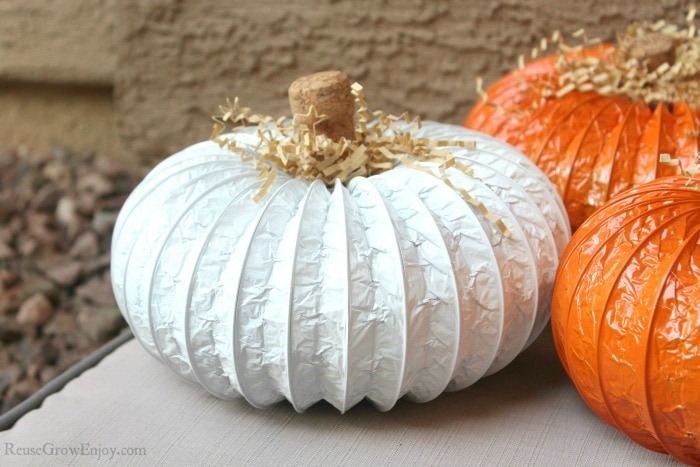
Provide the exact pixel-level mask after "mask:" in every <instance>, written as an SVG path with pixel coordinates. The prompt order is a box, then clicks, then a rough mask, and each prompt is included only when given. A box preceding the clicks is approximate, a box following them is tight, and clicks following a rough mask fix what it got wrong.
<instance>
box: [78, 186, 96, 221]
mask: <svg viewBox="0 0 700 467" xmlns="http://www.w3.org/2000/svg"><path fill="white" fill-rule="evenodd" d="M96 204H97V197H96V196H95V194H94V193H90V192H88V191H86V192H83V193H80V194H79V195H78V196H77V197H76V198H75V208H76V210H77V211H78V213H80V214H81V215H83V216H85V217H92V215H93V213H94V212H95V206H96Z"/></svg>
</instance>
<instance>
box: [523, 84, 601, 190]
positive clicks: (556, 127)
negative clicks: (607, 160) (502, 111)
mask: <svg viewBox="0 0 700 467" xmlns="http://www.w3.org/2000/svg"><path fill="white" fill-rule="evenodd" d="M571 99H572V100H574V97H573V96H572V98H571ZM599 100H602V98H601V97H600V96H598V95H595V94H593V93H590V94H587V95H586V96H585V97H583V98H581V99H580V100H579V101H576V102H574V103H573V104H574V105H573V106H572V107H569V108H567V109H566V112H562V113H563V114H564V115H562V116H561V117H560V116H559V115H557V114H556V112H557V111H561V109H559V108H557V107H556V106H551V111H550V112H549V113H547V114H545V115H544V116H543V117H542V116H540V115H538V117H542V118H545V119H546V120H545V121H546V122H547V124H542V126H543V127H548V131H547V133H546V134H544V135H542V136H541V137H535V138H534V139H535V141H536V143H537V146H539V147H538V148H537V149H536V150H535V151H532V150H531V149H528V151H527V153H528V154H530V153H532V159H533V161H535V163H536V164H537V166H538V167H540V168H542V170H543V171H544V172H545V173H547V175H548V176H549V177H550V179H552V181H553V183H554V185H555V186H556V187H557V191H558V192H559V195H560V196H562V195H563V187H562V184H561V183H560V182H561V180H558V179H557V180H554V179H553V177H554V175H555V172H553V171H552V168H550V167H548V166H547V165H546V161H545V160H543V157H544V156H545V154H547V149H548V147H549V146H550V145H551V144H553V143H552V140H553V139H554V138H555V136H556V135H557V134H558V133H559V132H560V131H561V128H562V127H563V126H564V125H565V124H571V122H570V119H573V118H574V115H575V113H576V112H577V111H579V110H580V109H581V108H585V106H588V105H592V103H593V102H595V101H599ZM545 108H546V107H545ZM555 115H556V120H555ZM533 120H534V116H533ZM549 122H555V123H554V124H553V125H551V126H550V125H549ZM526 137H527V135H526ZM554 152H555V153H557V154H558V153H559V151H558V150H555V151H554ZM550 158H551V159H552V160H553V161H556V157H551V155H550ZM556 168H557V167H556V166H555V167H554V170H556ZM557 177H558V175H557Z"/></svg>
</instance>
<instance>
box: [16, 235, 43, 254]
mask: <svg viewBox="0 0 700 467" xmlns="http://www.w3.org/2000/svg"><path fill="white" fill-rule="evenodd" d="M38 249H39V242H38V241H37V240H36V239H35V238H32V237H22V238H20V239H19V240H18V245H17V251H19V254H20V255H22V256H24V257H25V258H27V257H29V256H32V255H33V254H34V253H36V251H37V250H38Z"/></svg>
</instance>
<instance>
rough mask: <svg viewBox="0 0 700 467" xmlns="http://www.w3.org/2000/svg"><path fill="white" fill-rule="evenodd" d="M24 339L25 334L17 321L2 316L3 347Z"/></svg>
mask: <svg viewBox="0 0 700 467" xmlns="http://www.w3.org/2000/svg"><path fill="white" fill-rule="evenodd" d="M22 338H24V332H22V329H20V327H19V326H18V325H17V320H14V319H10V318H8V317H6V316H0V342H2V344H3V345H10V344H12V343H15V342H19V341H21V340H22Z"/></svg>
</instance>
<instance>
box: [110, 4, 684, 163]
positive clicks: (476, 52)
mask: <svg viewBox="0 0 700 467" xmlns="http://www.w3.org/2000/svg"><path fill="white" fill-rule="evenodd" d="M122 5H123V8H122V9H121V10H120V15H121V24H122V25H123V27H124V30H123V33H124V36H123V38H124V39H123V40H124V42H123V44H122V46H121V47H120V48H119V59H118V61H119V66H118V67H117V72H116V91H117V92H116V96H117V108H118V111H119V126H120V131H121V134H122V135H123V136H124V137H125V138H126V140H127V143H128V146H129V147H130V148H132V149H133V150H134V151H137V152H138V153H140V154H142V155H145V156H149V157H151V158H159V157H161V156H162V155H164V154H165V153H170V152H173V151H176V150H178V149H179V148H182V147H183V146H185V145H188V144H190V143H193V142H195V141H198V140H201V139H205V138H206V137H207V136H208V133H209V130H210V128H211V122H210V120H209V116H210V115H211V114H212V113H213V112H215V111H216V109H217V106H218V104H220V103H222V102H223V101H224V99H225V98H226V97H227V96H228V97H233V96H236V95H237V96H239V97H240V98H241V99H242V103H243V104H244V105H247V106H250V107H252V108H253V110H254V111H256V112H259V113H266V114H272V115H274V116H278V115H282V114H285V115H286V114H288V113H289V111H288V110H287V100H286V89H287V87H288V85H289V83H290V82H291V81H292V80H293V79H294V78H296V77H297V76H300V75H303V74H306V73H310V72H315V71H319V70H324V69H342V70H344V71H346V72H347V73H348V75H349V76H350V78H351V79H352V80H356V81H359V82H361V83H362V84H363V85H364V87H365V90H366V96H367V98H368V101H369V104H370V107H371V108H373V109H382V110H386V111H389V112H392V113H400V112H402V111H404V110H408V111H410V112H412V113H419V114H420V115H421V116H422V117H424V118H426V119H433V120H439V121H444V122H451V123H460V122H461V121H462V119H463V118H464V116H465V114H466V112H467V110H468V108H469V106H470V105H471V103H472V102H473V101H474V99H475V98H476V93H475V91H474V79H475V76H477V75H482V76H483V77H484V78H485V81H486V82H487V83H488V82H491V81H492V80H493V79H495V78H496V77H497V76H499V75H500V74H502V73H504V72H505V71H507V70H508V69H510V68H512V67H513V66H514V65H515V64H516V63H517V56H518V54H520V53H522V52H525V51H527V50H529V49H530V48H531V47H532V46H533V45H535V44H536V43H537V42H538V40H539V39H540V38H541V37H543V36H545V35H548V34H550V33H551V32H552V31H553V30H555V29H559V30H561V31H562V32H565V33H566V32H568V33H571V32H573V31H575V30H576V29H579V28H581V27H584V28H586V29H587V30H588V31H589V32H590V33H591V34H593V35H597V36H600V37H603V38H607V39H611V38H613V37H614V31H616V30H623V29H624V28H625V26H626V24H627V23H628V22H629V21H630V20H633V19H634V20H644V19H654V20H655V19H659V18H666V19H668V20H672V21H674V22H679V21H682V20H683V17H684V15H685V8H686V2H684V1H676V0H661V1H660V0H640V1H636V2H629V1H627V0H614V1H611V0H592V1H581V0H558V1H556V2H555V1H552V0H530V1H527V2H523V1H517V0H491V1H481V0H480V1H476V0H468V1H465V0H413V1H398V0H385V1H375V0H354V1H344V0H336V1H332V0H331V1H323V2H322V1H312V0H290V1H286V2H279V1H277V2H273V1H269V0H239V1H237V2H229V1H221V0H217V1H214V0H203V1H199V2H187V1H178V0H125V1H124V3H123V4H122Z"/></svg>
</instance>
